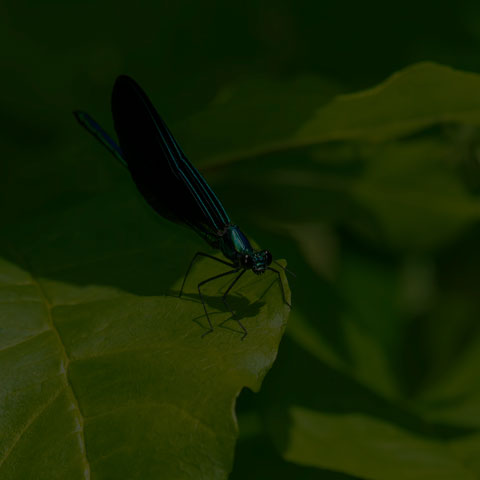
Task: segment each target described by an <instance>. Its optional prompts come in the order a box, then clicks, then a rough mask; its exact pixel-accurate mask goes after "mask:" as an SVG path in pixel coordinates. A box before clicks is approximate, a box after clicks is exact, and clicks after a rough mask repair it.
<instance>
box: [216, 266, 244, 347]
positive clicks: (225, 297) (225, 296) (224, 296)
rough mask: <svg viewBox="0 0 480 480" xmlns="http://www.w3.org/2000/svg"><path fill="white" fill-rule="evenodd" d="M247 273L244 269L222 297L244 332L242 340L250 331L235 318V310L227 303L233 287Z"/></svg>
mask: <svg viewBox="0 0 480 480" xmlns="http://www.w3.org/2000/svg"><path fill="white" fill-rule="evenodd" d="M245 272H246V270H245V269H243V270H242V271H241V272H240V273H239V274H238V275H237V276H236V277H235V279H234V280H233V282H232V283H231V284H230V285H229V287H228V288H227V290H226V292H225V293H224V294H223V297H222V300H223V303H224V304H225V306H226V307H227V309H228V310H230V313H231V314H232V317H233V318H234V319H235V321H236V322H237V323H238V324H239V325H240V327H241V329H242V330H243V336H242V340H243V339H244V338H245V337H246V336H247V334H248V331H247V329H246V328H245V327H244V325H243V323H242V322H241V321H240V319H237V318H235V314H234V313H233V310H232V309H231V308H230V305H229V304H228V303H227V295H228V292H229V291H230V290H231V289H232V287H233V286H234V285H235V284H236V283H237V282H238V280H240V277H241V276H242V275H243V274H244V273H245Z"/></svg>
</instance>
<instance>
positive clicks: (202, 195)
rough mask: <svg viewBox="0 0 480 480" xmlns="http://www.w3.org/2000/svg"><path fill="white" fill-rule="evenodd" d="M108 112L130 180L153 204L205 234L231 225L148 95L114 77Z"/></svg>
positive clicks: (130, 81) (125, 79) (130, 82)
mask: <svg viewBox="0 0 480 480" xmlns="http://www.w3.org/2000/svg"><path fill="white" fill-rule="evenodd" d="M112 114H113V121H114V125H115V130H116V132H117V135H118V140H119V143H120V148H121V151H122V153H123V157H124V158H125V160H126V162H127V165H128V169H129V170H130V172H131V175H132V178H133V180H134V182H135V184H136V185H137V188H138V189H139V190H140V192H141V193H142V195H143V196H144V197H145V199H146V200H147V202H148V203H149V204H150V205H151V206H152V208H153V209H154V210H155V211H156V212H158V213H159V214H160V215H162V216H163V217H165V218H168V219H169V220H172V221H174V222H178V223H185V224H187V225H189V226H191V227H193V228H195V229H199V230H200V231H201V232H202V233H204V234H206V235H211V234H214V235H217V234H218V233H217V232H219V231H221V230H223V229H224V228H225V226H226V225H228V224H229V223H230V219H229V217H228V215H227V213H226V212H225V209H224V208H223V206H222V204H221V203H220V200H219V199H218V198H217V196H216V195H215V193H214V192H213V191H212V189H211V188H210V186H209V185H208V183H207V182H206V181H205V179H204V178H203V177H202V175H201V174H200V173H199V172H198V170H197V169H196V168H195V167H194V166H193V165H192V164H191V163H190V162H189V161H188V159H187V158H186V157H185V154H184V153H183V152H182V150H181V148H180V147H179V145H178V144H177V142H176V141H175V139H174V138H173V136H172V134H171V133H170V130H169V129H168V128H167V126H166V125H165V123H164V121H163V120H162V119H161V117H160V115H159V114H158V113H157V111H156V110H155V108H154V106H153V105H152V103H151V102H150V100H149V99H148V97H147V95H146V94H145V93H144V92H143V90H142V89H141V88H140V87H139V85H138V84H137V83H136V82H135V81H134V80H133V79H131V78H130V77H128V76H125V75H122V76H120V77H118V78H117V80H116V82H115V85H114V87H113V92H112Z"/></svg>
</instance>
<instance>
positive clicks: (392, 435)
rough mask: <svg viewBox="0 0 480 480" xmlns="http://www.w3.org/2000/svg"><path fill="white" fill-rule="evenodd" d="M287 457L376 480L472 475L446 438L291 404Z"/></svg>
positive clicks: (470, 477)
mask: <svg viewBox="0 0 480 480" xmlns="http://www.w3.org/2000/svg"><path fill="white" fill-rule="evenodd" d="M290 413H291V422H292V423H291V427H290V434H289V439H288V445H287V447H286V450H285V452H284V456H285V458H286V459H287V460H289V461H292V462H295V463H299V464H301V465H310V466H316V467H319V468H328V469H332V470H337V471H341V472H346V473H350V474H352V475H357V476H359V477H361V478H368V479H372V480H377V479H378V480H384V479H386V478H388V479H389V480H390V479H391V480H397V479H398V480H428V479H432V480H433V479H434V480H440V479H445V480H450V479H452V478H455V479H458V480H473V479H475V478H477V477H476V475H475V474H474V472H473V471H472V470H470V469H469V468H468V466H467V465H465V464H464V462H463V459H462V458H461V456H460V455H458V456H457V453H456V451H455V449H452V448H451V447H450V445H449V444H448V443H447V442H441V441H436V440H432V439H429V438H427V437H422V436H420V435H416V434H414V433H411V432H408V431H406V430H403V429H401V428H399V427H396V426H394V425H393V424H389V423H387V422H384V421H381V420H378V419H375V418H372V417H368V416H365V415H361V414H347V415H338V414H335V415H334V414H330V415H329V414H325V413H320V412H316V411H312V410H308V409H305V408H300V407H294V408H292V409H291V410H290Z"/></svg>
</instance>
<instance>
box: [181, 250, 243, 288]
mask: <svg viewBox="0 0 480 480" xmlns="http://www.w3.org/2000/svg"><path fill="white" fill-rule="evenodd" d="M197 257H207V258H211V259H212V260H216V261H217V262H220V263H223V264H225V265H228V266H229V267H234V266H235V265H234V264H233V263H229V262H225V261H224V260H221V259H220V258H217V257H214V256H213V255H209V254H208V253H203V252H197V253H196V254H195V255H194V256H193V258H192V260H191V262H190V265H189V266H188V268H187V273H185V276H184V277H183V283H182V288H181V289H180V293H179V294H178V296H179V297H181V296H182V293H183V287H184V286H185V282H186V281H187V277H188V274H189V273H190V269H191V268H192V266H193V264H194V262H195V260H196V259H197ZM214 278H216V277H214Z"/></svg>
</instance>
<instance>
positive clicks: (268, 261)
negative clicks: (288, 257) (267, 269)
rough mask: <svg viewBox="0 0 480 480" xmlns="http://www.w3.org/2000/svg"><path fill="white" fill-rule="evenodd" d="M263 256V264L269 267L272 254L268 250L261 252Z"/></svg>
mask: <svg viewBox="0 0 480 480" xmlns="http://www.w3.org/2000/svg"><path fill="white" fill-rule="evenodd" d="M263 254H264V255H265V263H266V264H267V265H270V264H271V263H272V260H273V258H272V254H271V253H270V252H269V251H268V250H265V251H264V252H263Z"/></svg>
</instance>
